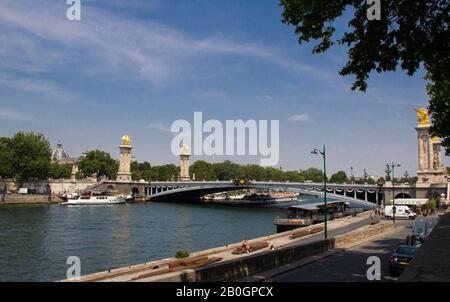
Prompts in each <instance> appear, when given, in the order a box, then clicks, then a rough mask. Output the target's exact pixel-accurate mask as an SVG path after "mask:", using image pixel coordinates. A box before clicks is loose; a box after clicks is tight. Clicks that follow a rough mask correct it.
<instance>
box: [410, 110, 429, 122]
mask: <svg viewBox="0 0 450 302" xmlns="http://www.w3.org/2000/svg"><path fill="white" fill-rule="evenodd" d="M413 110H414V111H415V112H416V114H417V120H418V122H419V126H429V125H430V122H429V119H428V111H427V109H425V108H417V109H415V108H414V109H413Z"/></svg>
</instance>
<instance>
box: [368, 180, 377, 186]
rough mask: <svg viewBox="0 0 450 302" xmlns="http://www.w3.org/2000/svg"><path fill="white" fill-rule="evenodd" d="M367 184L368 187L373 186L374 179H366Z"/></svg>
mask: <svg viewBox="0 0 450 302" xmlns="http://www.w3.org/2000/svg"><path fill="white" fill-rule="evenodd" d="M367 183H368V184H369V185H375V184H376V183H377V182H376V181H375V179H373V178H368V179H367Z"/></svg>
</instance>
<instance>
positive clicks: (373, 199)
mask: <svg viewBox="0 0 450 302" xmlns="http://www.w3.org/2000/svg"><path fill="white" fill-rule="evenodd" d="M89 189H98V190H101V189H103V190H119V191H122V192H124V193H132V194H134V195H135V196H137V197H138V198H139V199H141V200H151V201H168V202H170V201H181V202H198V201H200V198H201V197H202V196H205V195H208V194H212V193H218V192H227V191H234V190H240V189H266V190H268V189H282V190H285V191H290V192H297V193H301V194H308V195H316V196H323V195H324V188H323V183H294V182H272V181H254V182H251V183H250V184H248V185H236V184H234V183H233V182H232V181H231V180H230V181H151V182H145V181H142V180H141V181H134V182H123V181H108V180H104V181H101V182H99V183H98V184H96V185H94V186H92V187H91V188H89ZM327 196H329V197H333V198H338V199H341V200H346V201H350V202H353V203H356V204H359V205H365V206H373V205H374V204H380V203H381V201H382V200H383V191H382V190H381V189H380V188H378V187H377V186H376V185H369V184H327Z"/></svg>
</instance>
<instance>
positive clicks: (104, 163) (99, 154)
mask: <svg viewBox="0 0 450 302" xmlns="http://www.w3.org/2000/svg"><path fill="white" fill-rule="evenodd" d="M118 167H119V164H118V163H117V161H116V160H114V159H113V158H111V156H110V155H109V153H106V152H104V151H101V150H93V151H89V152H88V153H87V154H86V156H85V157H84V158H83V159H82V160H80V162H79V163H78V168H79V170H80V172H81V173H82V174H83V176H84V177H89V176H91V175H92V174H94V173H97V176H98V177H101V176H106V177H107V178H109V179H115V178H116V175H117V170H118Z"/></svg>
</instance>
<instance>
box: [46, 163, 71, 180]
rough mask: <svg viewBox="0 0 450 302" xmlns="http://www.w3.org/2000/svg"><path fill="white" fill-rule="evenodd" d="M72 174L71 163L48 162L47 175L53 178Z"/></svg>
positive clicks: (66, 176) (68, 176)
mask: <svg viewBox="0 0 450 302" xmlns="http://www.w3.org/2000/svg"><path fill="white" fill-rule="evenodd" d="M71 175H72V165H71V164H63V165H60V164H57V163H52V164H50V170H49V177H50V178H53V179H62V178H70V176H71Z"/></svg>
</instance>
